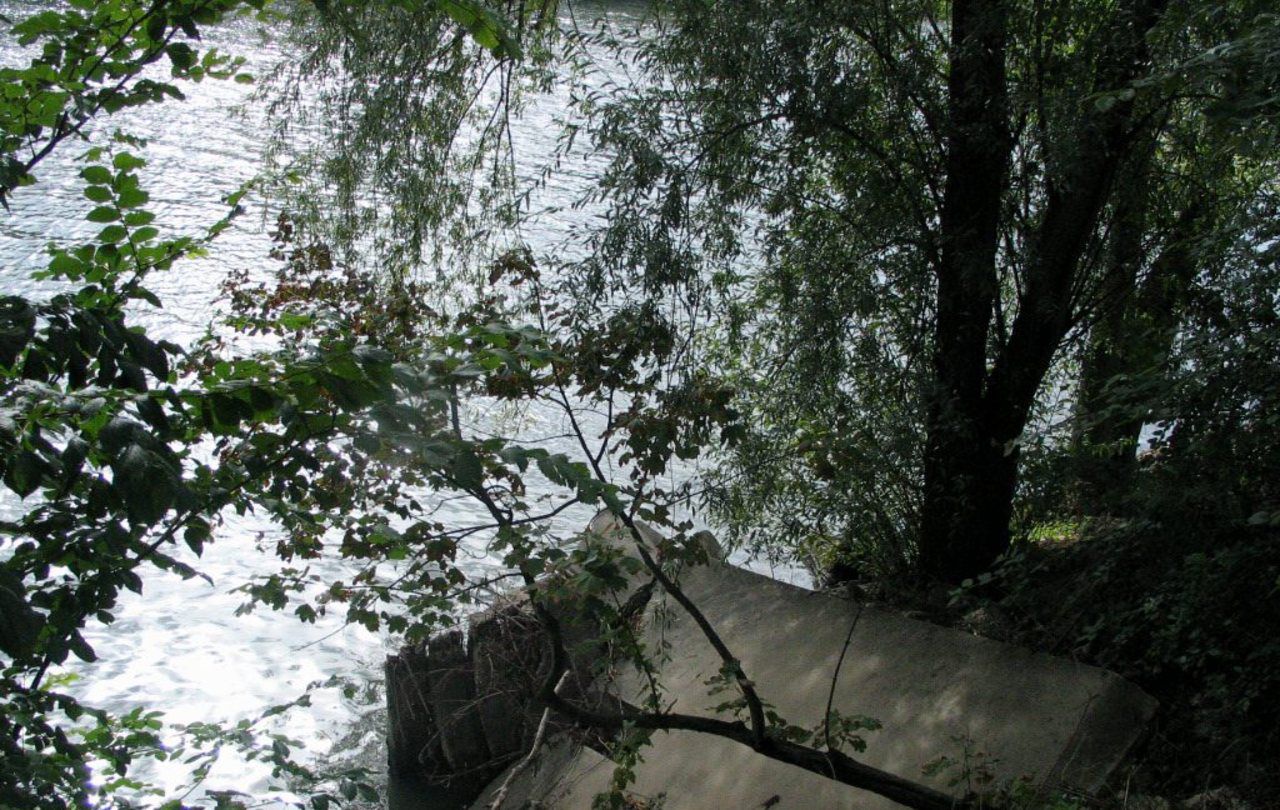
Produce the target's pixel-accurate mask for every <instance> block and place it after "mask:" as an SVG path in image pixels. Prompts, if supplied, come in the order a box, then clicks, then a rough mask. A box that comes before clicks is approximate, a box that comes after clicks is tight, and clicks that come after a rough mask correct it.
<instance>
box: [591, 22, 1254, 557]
mask: <svg viewBox="0 0 1280 810" xmlns="http://www.w3.org/2000/svg"><path fill="white" fill-rule="evenodd" d="M1268 9H1269V5H1268V4H1266V3H1253V4H1248V3H1242V4H1229V5H1226V6H1224V5H1221V4H1199V3H1168V2H1163V1H1162V0H1122V1H1121V2H1114V3H1072V4H1061V3H1060V4H1053V3H1022V2H1008V1H1006V0H957V2H952V3H935V2H919V1H917V2H899V3H882V4H872V5H864V4H858V5H850V4H837V3H829V4H817V5H816V6H815V5H813V4H808V5H805V6H803V7H796V6H789V5H784V6H779V5H778V4H773V3H763V2H758V3H746V4H743V3H733V4H723V5H721V4H711V5H710V6H708V5H707V4H704V3H697V4H693V3H690V4H680V3H677V4H674V7H673V8H672V10H671V12H670V14H669V15H667V16H662V17H660V19H659V22H658V23H657V32H656V34H655V36H653V37H652V39H650V40H648V41H647V43H646V44H645V45H642V46H640V47H639V48H638V51H639V52H640V54H641V59H642V64H644V65H645V66H646V68H647V69H648V77H649V79H650V82H649V85H648V87H647V89H642V90H640V91H636V92H633V93H631V94H623V95H622V97H618V98H617V99H616V101H615V103H614V104H612V105H606V106H605V107H604V109H603V111H602V112H600V113H599V114H597V116H596V117H595V119H594V120H595V122H596V123H597V128H596V130H595V134H596V136H597V139H598V140H597V143H598V144H599V145H600V146H602V147H603V148H607V149H609V150H610V151H611V152H612V153H614V154H616V155H617V157H616V159H615V160H614V162H613V165H612V169H611V171H610V173H608V174H607V175H606V178H605V185H606V188H607V193H608V195H609V197H610V199H611V200H612V201H613V202H614V208H613V210H612V211H611V218H610V225H609V226H608V228H606V231H605V233H604V234H603V235H602V236H601V237H600V238H599V239H598V241H597V245H598V247H599V249H598V250H597V252H596V254H595V256H594V257H593V260H592V262H590V263H588V267H590V268H591V269H593V270H594V271H596V272H597V273H599V274H601V275H604V274H605V273H607V272H609V271H612V270H614V269H615V268H618V267H622V268H629V269H631V270H632V271H633V278H635V279H636V280H637V281H638V282H639V284H638V285H637V287H638V288H640V289H648V288H650V286H651V285H654V284H659V285H663V288H664V289H667V290H670V289H672V288H673V287H679V286H681V285H683V289H684V290H685V296H686V299H687V298H689V297H696V296H697V294H698V293H700V292H703V291H705V293H707V294H710V295H716V294H719V295H721V296H722V299H721V300H722V301H724V302H725V304H726V309H725V312H726V313H727V316H726V317H725V318H724V319H723V322H724V323H725V325H726V326H727V329H726V330H725V334H726V335H727V337H728V340H727V342H726V343H725V344H724V345H722V346H719V347H713V348H712V350H711V351H709V353H708V356H709V357H711V358H712V362H718V363H719V364H720V367H721V368H724V367H726V366H727V367H729V368H731V369H734V371H735V373H736V375H737V379H738V382H739V384H740V386H741V388H742V389H743V390H744V391H745V392H747V395H748V397H749V399H750V401H751V402H752V403H753V406H754V413H755V415H756V416H757V417H758V418H759V427H758V429H757V431H756V437H757V441H755V442H754V443H753V442H751V441H748V442H747V443H746V445H745V446H746V447H748V448H749V452H745V453H744V452H743V451H741V450H740V451H739V452H738V453H737V456H736V459H735V464H734V465H732V466H731V470H732V473H733V474H734V475H736V476H738V477H737V479H736V480H735V483H733V484H731V486H730V487H728V490H727V491H728V492H729V497H728V498H727V500H726V501H725V503H727V504H728V505H729V506H730V511H731V513H735V514H736V516H738V517H741V516H742V515H743V514H751V513H752V512H753V511H754V512H755V514H757V515H758V514H759V513H760V512H765V513H768V512H773V513H775V514H776V513H777V512H778V511H783V512H788V511H790V512H795V511H799V510H803V509H804V508H806V506H807V505H809V504H814V503H815V502H816V504H817V506H816V508H814V509H813V511H812V512H811V513H809V514H806V515H804V520H805V521H810V522H811V523H813V524H815V525H817V527H818V529H819V531H818V533H819V534H820V535H821V534H825V535H827V536H829V537H834V539H835V542H836V544H837V545H840V544H843V545H845V546H847V547H854V548H855V549H856V548H857V547H858V546H859V544H862V545H864V546H865V545H866V539H867V538H866V536H865V535H862V534H861V533H862V532H863V531H865V530H864V529H862V528H861V526H862V525H863V524H870V525H871V527H872V529H873V531H875V532H879V534H872V536H871V539H873V540H882V539H884V538H888V539H890V540H892V541H894V542H896V543H898V544H899V547H900V548H902V549H905V553H906V554H907V555H908V556H910V554H911V552H912V549H913V548H914V553H915V560H916V563H917V564H918V565H919V567H920V569H922V570H923V571H924V572H925V573H927V574H928V575H930V576H932V577H935V578H938V579H942V580H946V581H951V582H958V581H960V580H962V579H964V578H967V577H972V576H976V575H977V574H979V573H981V572H982V571H984V570H986V569H987V568H988V567H989V566H990V565H991V564H992V563H993V561H994V560H995V559H996V558H997V557H998V556H999V555H1000V554H1001V553H1002V552H1003V551H1004V550H1005V549H1006V548H1007V546H1008V544H1009V541H1010V529H1009V524H1010V518H1011V511H1012V505H1013V502H1014V499H1015V494H1016V490H1017V487H1018V481H1019V460H1020V455H1021V447H1022V445H1023V444H1024V442H1026V441H1027V438H1028V433H1029V432H1030V431H1031V430H1033V429H1034V428H1035V425H1034V423H1033V420H1034V419H1035V418H1036V414H1037V411H1038V410H1039V411H1041V412H1043V410H1044V409H1045V408H1046V407H1047V402H1048V398H1047V397H1046V396H1045V391H1044V382H1045V380H1046V378H1047V376H1048V375H1049V374H1050V371H1051V369H1052V368H1054V365H1055V363H1057V362H1060V361H1061V360H1062V359H1063V357H1064V351H1063V349H1064V346H1066V345H1067V344H1068V343H1069V342H1070V341H1071V340H1072V339H1073V338H1075V337H1078V336H1082V335H1084V334H1087V333H1088V331H1089V330H1090V329H1091V328H1094V327H1095V325H1097V327H1096V328H1094V334H1095V337H1097V338H1099V339H1103V337H1104V332H1105V329H1106V324H1107V323H1109V320H1108V319H1110V318H1112V316H1113V313H1114V312H1116V311H1119V310H1122V309H1123V308H1124V307H1126V306H1129V305H1130V303H1131V302H1132V301H1133V299H1134V298H1135V297H1138V298H1140V299H1141V301H1142V302H1143V303H1140V304H1139V306H1143V307H1146V308H1147V309H1149V310H1152V311H1153V312H1154V314H1153V315H1149V316H1148V317H1155V318H1157V319H1160V320H1161V323H1162V324H1164V325H1163V327H1162V328H1161V329H1160V330H1159V331H1161V333H1162V334H1163V335H1165V336H1166V339H1167V336H1168V334H1169V332H1170V330H1171V329H1172V328H1174V327H1175V326H1176V317H1175V313H1176V309H1175V303H1176V299H1177V297H1178V295H1179V292H1178V290H1179V289H1183V288H1185V287H1186V286H1187V285H1188V283H1189V281H1188V279H1189V278H1190V277H1192V276H1194V274H1195V272H1196V267H1195V263H1194V262H1189V261H1187V260H1186V259H1185V258H1181V259H1180V256H1183V255H1184V254H1185V253H1186V252H1187V250H1188V245H1189V243H1190V240H1191V236H1189V234H1188V230H1189V229H1191V228H1194V229H1196V233H1197V238H1198V239H1201V240H1202V241H1203V240H1204V239H1218V240H1222V239H1227V240H1230V239H1231V238H1246V237H1244V236H1243V234H1242V233H1241V232H1240V231H1239V230H1238V229H1236V230H1234V231H1232V230H1231V229H1230V228H1228V227H1226V226H1225V225H1224V224H1223V223H1224V222H1225V220H1224V219H1223V218H1222V217H1220V216H1219V214H1220V213H1221V212H1222V211H1224V210H1228V209H1230V208H1231V206H1233V205H1239V204H1240V202H1241V201H1242V200H1247V199H1249V195H1250V194H1253V193H1255V192H1256V190H1257V189H1258V188H1259V186H1258V185H1257V184H1256V183H1253V184H1252V185H1251V184H1249V183H1245V184H1240V183H1237V182H1235V181H1232V180H1230V179H1229V176H1231V175H1232V171H1227V172H1226V175H1220V176H1219V178H1218V180H1215V181H1212V182H1210V183H1209V185H1208V186H1207V187H1206V186H1205V185H1204V183H1203V182H1202V181H1203V178H1204V176H1205V175H1204V170H1201V171H1200V176H1199V177H1198V178H1197V177H1196V176H1195V175H1196V173H1195V172H1190V171H1188V170H1187V167H1188V166H1192V165H1195V163H1196V161H1197V160H1204V159H1207V157H1208V155H1209V153H1210V152H1213V153H1215V154H1218V155H1219V156H1221V152H1222V149H1221V145H1222V144H1223V143H1225V142H1226V141H1225V140H1224V138H1225V133H1224V132H1223V131H1222V128H1221V127H1220V126H1219V127H1216V128H1215V127H1213V126H1210V124H1211V123H1212V121H1211V120H1209V119H1208V117H1210V116H1214V115H1219V117H1220V113H1221V109H1222V106H1223V105H1224V104H1230V103H1232V101H1233V94H1238V93H1239V90H1240V88H1241V87H1242V86H1243V84H1244V83H1243V82H1241V80H1240V76H1241V75H1242V74H1245V73H1249V72H1250V71H1252V70H1254V69H1255V68H1256V69H1257V75H1256V76H1255V77H1254V79H1252V80H1251V81H1250V82H1249V83H1250V84H1253V85H1254V86H1253V90H1254V91H1256V90H1258V89H1260V88H1261V87H1264V86H1271V87H1274V71H1271V72H1270V73H1268V72H1267V71H1268V69H1267V68H1266V67H1265V65H1266V64H1269V63H1268V62H1257V61H1255V62H1252V64H1253V66H1254V68H1250V69H1248V70H1246V69H1245V68H1243V67H1242V65H1243V64H1248V63H1249V61H1248V59H1249V58H1248V52H1249V47H1246V46H1242V45H1241V43H1249V42H1253V38H1254V37H1255V35H1256V34H1257V31H1256V30H1255V27H1257V26H1266V25H1267V24H1268V23H1267V20H1269V19H1270V18H1269V17H1268V16H1267V15H1266V14H1265V13H1264V12H1266V11H1267V10H1268ZM1233 60H1234V61H1233ZM1264 76H1265V77H1266V78H1263V77H1264ZM1268 82H1270V84H1269V85H1268V84H1267V83H1268ZM1255 100H1257V101H1258V102H1259V103H1263V104H1265V95H1264V96H1263V97H1262V98H1258V97H1256V96H1255ZM1234 101H1239V98H1238V97H1237V98H1235V99H1234ZM1188 131H1202V133H1203V132H1207V133H1208V134H1206V135H1203V137H1202V139H1201V143H1199V144H1198V143H1197V142H1196V140H1195V139H1192V138H1188V137H1187V135H1186V133H1187V132H1188ZM1205 141H1208V142H1210V145H1209V146H1207V147H1206V146H1204V142H1205ZM1227 160H1228V162H1230V159H1229V158H1228V159H1227ZM1261 173H1262V174H1263V175H1264V176H1269V177H1274V169H1273V167H1272V168H1271V169H1266V168H1263V169H1261ZM1223 177H1228V179H1227V180H1223V179H1222V178H1223ZM1235 177H1236V179H1238V178H1239V175H1238V174H1236V175H1235ZM1198 181H1201V182H1198ZM1155 187H1163V188H1165V189H1169V188H1173V187H1176V188H1177V193H1176V194H1171V195H1170V194H1166V195H1160V194H1152V193H1150V190H1151V189H1152V188H1155ZM1143 189H1146V191H1144V190H1143ZM1179 206H1180V208H1179ZM1171 208H1173V209H1174V210H1170V209H1171ZM1214 212H1218V213H1214ZM747 231H749V233H748V234H747V235H746V237H745V238H744V233H745V232H747ZM1229 234H1234V237H1232V236H1229ZM1126 250H1127V251H1128V253H1127V254H1126V253H1125V251H1126ZM748 256H750V257H752V258H755V259H757V261H756V262H755V263H754V266H752V268H751V269H750V270H746V271H742V270H739V271H738V272H737V273H736V274H735V273H734V272H733V268H732V265H733V261H735V260H736V261H739V262H741V261H742V260H743V258H744V257H748ZM717 263H719V264H720V265H721V267H720V268H717ZM726 264H727V265H729V267H730V269H729V270H727V271H726V270H724V269H723V266H724V265H726ZM695 267H696V268H697V270H698V271H700V272H695V271H694V270H693V269H691V268H695ZM1121 268H1123V269H1121ZM717 269H719V270H720V272H716V271H717ZM1126 279H1127V281H1126ZM1139 290H1145V292H1142V293H1140V294H1139V292H1138V291H1139ZM1157 291H1159V294H1157ZM628 294H634V292H631V293H628ZM1171 318H1172V319H1174V320H1173V323H1172V324H1165V323H1164V322H1165V321H1168V320H1169V319H1171ZM1104 342H1105V340H1104ZM1112 345H1113V346H1114V348H1115V350H1116V351H1117V352H1120V353H1124V352H1125V351H1126V350H1125V348H1124V346H1123V345H1121V344H1120V343H1116V342H1113V343H1112ZM1132 351H1148V352H1150V351H1156V350H1153V349H1140V348H1139V347H1137V346H1135V347H1133V349H1132ZM1132 351H1130V354H1132ZM717 352H719V354H717ZM726 358H727V361H726ZM1126 429H1130V430H1131V429H1132V428H1131V427H1130V428H1126ZM788 451H790V452H788ZM1131 451H1132V445H1130V452H1131ZM884 455H887V456H888V457H889V458H890V459H892V462H893V464H894V466H897V467H898V469H897V470H894V469H892V468H891V467H890V465H886V464H884V463H882V462H881V461H880V458H882V457H883V456H884ZM780 456H781V457H783V458H784V459H787V460H786V461H783V462H781V463H779V462H778V461H777V460H776V459H777V458H778V457H780ZM796 459H799V460H800V461H799V463H797V462H796ZM761 470H764V472H761ZM779 471H781V472H779ZM762 476H768V477H765V478H764V479H763V483H762ZM901 477H907V479H908V480H907V482H906V484H905V485H904V486H900V487H897V488H896V489H895V490H894V492H897V493H905V494H900V495H896V496H895V495H894V492H889V493H886V486H885V481H886V480H888V481H895V480H898V479H900V478H901ZM788 478H789V480H788ZM744 479H745V480H747V481H748V483H747V484H745V485H743V484H741V483H737V482H738V481H742V480H744ZM752 479H754V481H753V480H752ZM780 482H781V484H780ZM780 487H781V489H780ZM815 491H816V492H817V493H818V494H817V495H816V496H815V495H813V494H811V493H813V492H815ZM780 492H781V493H782V497H778V496H779V494H780ZM886 494H889V495H890V497H889V498H886V497H884V496H885V495H886ZM893 497H897V500H896V501H895V500H893V499H892V498H893ZM824 522H825V523H826V524H827V526H831V525H834V526H836V527H838V528H836V529H834V530H831V529H829V528H826V527H824V526H823V525H822V524H823V523H824ZM841 524H843V525H841ZM783 525H785V522H784V524H783ZM793 528H798V529H801V530H807V531H810V532H812V527H805V526H804V525H803V521H802V522H801V523H800V525H794V526H793ZM860 535H861V536H860Z"/></svg>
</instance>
